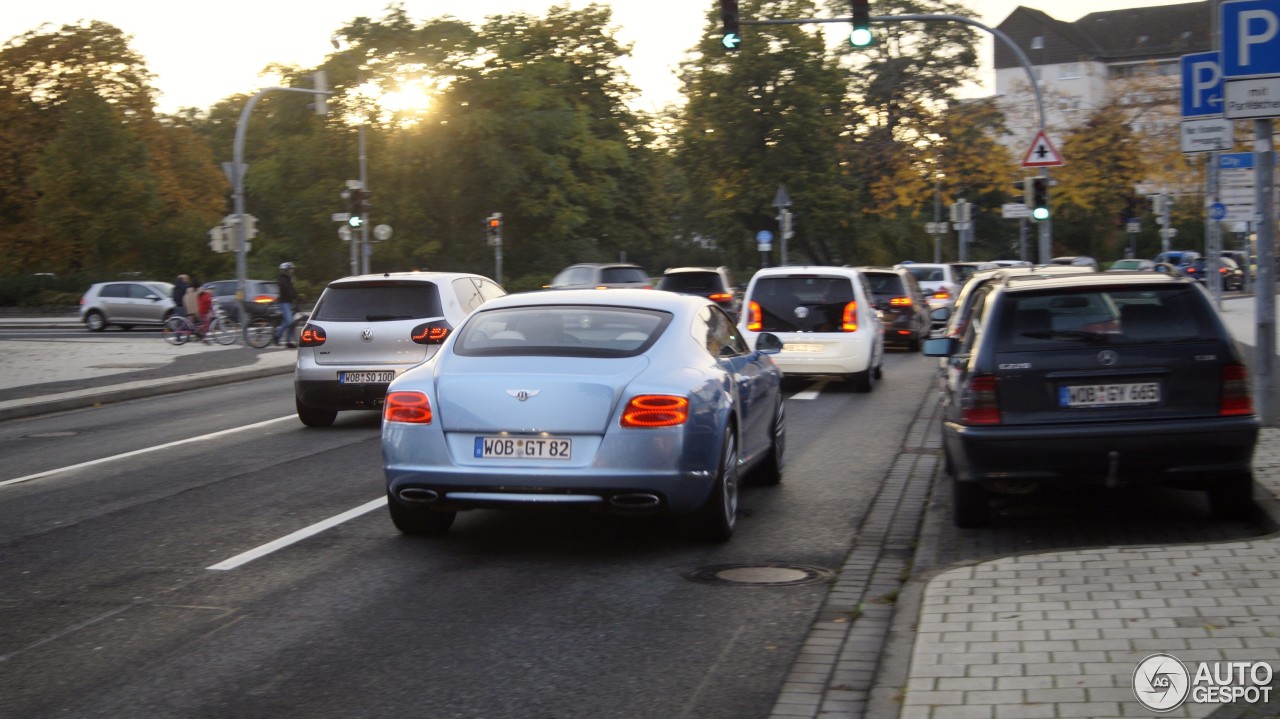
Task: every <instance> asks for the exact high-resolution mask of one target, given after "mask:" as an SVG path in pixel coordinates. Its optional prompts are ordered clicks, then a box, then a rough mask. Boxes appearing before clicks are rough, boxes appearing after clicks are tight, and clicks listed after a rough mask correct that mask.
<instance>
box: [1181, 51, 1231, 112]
mask: <svg viewBox="0 0 1280 719" xmlns="http://www.w3.org/2000/svg"><path fill="white" fill-rule="evenodd" d="M1180 64H1181V67H1182V116H1183V117H1203V116H1207V115H1221V114H1222V65H1221V63H1220V62H1219V58H1218V53H1216V52H1197V53H1193V54H1191V55H1183V56H1182V57H1181V59H1180Z"/></svg>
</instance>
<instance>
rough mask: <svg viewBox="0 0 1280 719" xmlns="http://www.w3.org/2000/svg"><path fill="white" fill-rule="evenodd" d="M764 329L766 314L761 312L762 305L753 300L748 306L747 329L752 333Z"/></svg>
mask: <svg viewBox="0 0 1280 719" xmlns="http://www.w3.org/2000/svg"><path fill="white" fill-rule="evenodd" d="M763 328H764V313H763V312H761V310H760V303H759V302H756V301H755V300H752V301H751V302H750V303H749V304H748V305H747V329H748V330H751V331H752V332H759V331H761V330H762V329H763Z"/></svg>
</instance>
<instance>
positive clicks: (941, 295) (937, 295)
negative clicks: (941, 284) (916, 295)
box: [933, 290, 951, 300]
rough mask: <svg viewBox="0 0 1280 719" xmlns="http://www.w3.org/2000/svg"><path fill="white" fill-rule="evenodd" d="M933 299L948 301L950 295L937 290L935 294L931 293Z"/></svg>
mask: <svg viewBox="0 0 1280 719" xmlns="http://www.w3.org/2000/svg"><path fill="white" fill-rule="evenodd" d="M933 299H935V300H949V299H951V293H950V292H947V291H946V290H938V291H937V292H934V293H933Z"/></svg>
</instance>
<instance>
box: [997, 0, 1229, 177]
mask: <svg viewBox="0 0 1280 719" xmlns="http://www.w3.org/2000/svg"><path fill="white" fill-rule="evenodd" d="M1212 5H1213V3H1211V2H1210V1H1209V0H1201V1H1200V2H1191V3H1181V4H1177V5H1161V6H1156V7H1142V8H1130V9H1124V10H1108V11H1105V12H1095V13H1090V14H1088V15H1085V16H1084V17H1082V18H1080V19H1079V20H1076V21H1075V22H1063V21H1061V20H1055V19H1054V18H1052V17H1050V16H1049V15H1048V14H1047V13H1045V12H1042V11H1040V10H1035V9H1032V8H1028V7H1018V8H1017V9H1015V10H1014V11H1013V12H1012V13H1010V14H1009V16H1008V17H1007V18H1005V19H1004V21H1003V22H1001V23H1000V25H998V26H997V29H999V30H1000V31H1001V32H1003V33H1004V34H1005V35H1007V36H1008V37H1009V38H1010V39H1011V40H1012V41H1013V42H1014V43H1015V44H1016V45H1017V46H1018V47H1019V48H1021V49H1022V52H1023V53H1025V54H1026V56H1027V59H1028V60H1029V61H1030V63H1031V65H1032V71H1033V73H1034V75H1035V77H1036V81H1037V82H1038V83H1039V86H1040V92H1041V96H1042V98H1043V101H1044V109H1045V127H1046V129H1047V130H1048V132H1049V136H1050V137H1051V138H1054V139H1055V140H1056V141H1057V143H1058V149H1059V150H1061V149H1062V147H1061V140H1062V138H1063V137H1065V136H1066V134H1067V133H1068V132H1069V131H1070V130H1071V129H1074V128H1077V127H1080V126H1081V125H1083V124H1084V122H1085V120H1086V119H1087V118H1088V117H1089V114H1090V113H1091V112H1093V111H1094V110H1095V109H1097V108H1098V107H1101V106H1104V105H1106V104H1107V103H1108V102H1110V101H1112V100H1113V99H1119V100H1120V101H1121V103H1122V104H1123V106H1124V107H1125V108H1126V110H1127V111H1128V112H1129V121H1130V124H1131V126H1132V127H1133V128H1134V130H1135V131H1137V132H1139V133H1140V134H1143V135H1147V136H1153V137H1168V138H1169V139H1170V141H1171V142H1172V143H1174V146H1175V147H1176V146H1177V143H1178V122H1179V119H1180V112H1181V111H1180V107H1179V94H1178V90H1179V85H1180V75H1179V72H1180V71H1179V64H1178V62H1179V58H1180V57H1181V56H1182V55H1186V54H1189V53H1196V52H1207V51H1209V50H1211V49H1213V33H1214V29H1213V28H1214V23H1213V17H1212V14H1213V9H1212ZM994 64H995V71H996V94H997V96H998V97H999V102H1000V105H1001V108H1002V109H1003V110H1004V112H1005V116H1006V118H1007V120H1008V124H1009V130H1010V133H1011V134H1010V135H1007V136H1006V137H1004V138H1002V144H1005V145H1006V146H1007V147H1008V148H1009V149H1010V151H1011V152H1013V153H1014V154H1015V156H1016V157H1018V158H1019V159H1020V158H1021V157H1022V154H1023V153H1025V152H1026V150H1027V148H1028V147H1029V146H1030V142H1031V139H1032V138H1034V136H1035V133H1036V131H1037V130H1038V129H1039V126H1038V117H1037V112H1036V109H1035V107H1036V106H1035V103H1034V95H1033V93H1032V91H1031V89H1030V88H1031V85H1030V78H1029V77H1028V74H1027V70H1026V69H1025V68H1024V66H1023V65H1022V63H1021V62H1020V61H1019V59H1018V57H1017V55H1016V53H1015V52H1014V51H1013V50H1012V49H1010V48H1009V47H1008V46H1007V45H1005V44H1004V43H1003V42H1000V41H999V40H997V41H996V43H995V63H994Z"/></svg>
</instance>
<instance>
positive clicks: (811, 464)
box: [0, 354, 934, 719]
mask: <svg viewBox="0 0 1280 719" xmlns="http://www.w3.org/2000/svg"><path fill="white" fill-rule="evenodd" d="M933 368H934V363H933V361H932V360H929V359H926V358H924V357H922V356H920V355H914V354H913V355H907V354H892V355H890V356H889V358H888V363H887V369H886V376H887V378H886V380H885V381H884V382H882V383H879V385H878V386H877V388H876V390H875V391H874V392H873V393H871V394H867V395H864V394H856V393H853V392H851V391H849V390H848V389H847V388H846V387H844V386H843V385H840V384H838V383H837V384H832V385H826V386H825V387H819V388H818V391H816V392H809V393H806V394H805V395H802V396H810V397H812V398H811V399H792V400H790V401H789V405H788V411H789V426H788V466H787V469H786V476H785V479H784V481H783V483H782V484H781V485H779V486H777V487H771V488H765V487H756V488H750V489H748V490H746V491H745V493H744V496H743V507H744V513H745V516H744V517H743V519H742V520H741V522H740V523H739V529H738V534H737V535H736V536H735V538H734V540H733V541H732V542H730V543H728V544H726V545H719V546H711V545H705V544H699V543H696V542H693V541H691V540H690V539H689V538H688V537H687V536H686V533H685V532H684V531H683V527H682V526H681V525H680V524H679V523H678V522H674V521H663V520H657V521H655V520H639V519H619V518H615V517H604V516H585V515H562V514H551V515H524V514H511V513H500V512H475V513H470V514H464V515H461V516H460V517H459V520H458V522H457V523H456V524H455V528H454V530H453V531H452V532H451V533H450V534H449V535H447V536H446V537H443V538H431V539H411V538H406V537H402V536H400V535H398V534H397V533H396V532H395V530H394V529H393V528H392V526H391V524H390V521H389V520H388V518H387V517H386V514H385V509H384V508H383V507H382V506H381V505H380V503H379V500H380V498H381V497H382V495H383V487H382V476H381V466H380V447H379V441H378V418H377V415H376V414H371V413H347V414H343V415H340V418H339V421H338V423H337V425H336V426H335V427H334V428H332V429H328V430H308V429H305V428H303V427H302V425H301V424H299V423H298V421H297V420H296V418H294V417H293V416H292V404H293V401H292V389H291V386H290V378H289V377H288V376H283V377H278V378H271V379H264V380H256V381H252V382H246V383H240V384H235V385H228V386H223V387H218V388H210V389H205V390H198V391H191V392H186V393H182V394H177V395H171V396H165V397H158V398H153V399H146V400H136V401H132V402H126V403H122V404H118V405H108V406H104V407H100V408H95V409H92V410H84V411H75V412H67V413H62V414H58V415H50V416H45V417H40V418H35V419H28V420H23V421H14V422H6V423H2V424H0V454H2V455H3V456H4V457H5V463H4V468H3V470H0V516H2V517H4V518H5V519H4V521H3V522H0V616H3V621H0V664H2V665H3V671H0V696H3V697H4V698H5V700H4V704H3V708H0V716H14V717H24V718H25V717H53V716H59V717H63V716H74V717H120V716H147V717H226V716H236V717H273V718H278V717H308V718H312V717H388V716H423V717H426V716H430V717H490V718H500V717H513V718H515V717H519V718H520V719H528V718H530V717H547V718H550V717H556V718H558V719H563V718H567V717H592V718H600V717H662V718H664V719H666V718H669V717H734V718H735V719H738V718H748V717H765V716H767V715H768V714H769V712H770V710H771V708H772V707H773V704H774V701H775V699H776V697H777V695H778V693H779V691H780V687H781V682H782V679H783V677H784V675H785V674H786V672H787V670H788V669H789V668H790V666H791V664H792V662H793V660H794V659H795V657H796V654H797V652H798V650H799V647H800V644H801V642H802V641H803V639H804V637H805V635H806V633H807V631H808V629H809V627H810V624H811V623H812V621H813V617H814V614H815V612H816V611H817V609H818V607H819V606H820V604H821V602H822V600H823V598H824V597H825V594H826V591H827V586H826V585H825V584H821V583H817V584H806V585H797V586H753V585H744V584H716V583H706V582H698V581H692V580H691V579H690V578H688V576H687V575H689V574H690V573H691V572H693V571H695V570H697V569H700V568H704V567H707V566H711V565H720V564H730V563H786V564H797V565H806V566H814V567H820V568H836V567H839V566H840V565H841V562H842V561H843V559H844V557H845V555H846V554H847V553H848V551H849V549H850V545H851V542H852V540H853V537H854V536H855V534H856V532H857V530H858V527H859V524H860V523H861V521H862V520H863V517H864V514H865V512H866V509H867V507H868V505H869V502H870V499H871V498H872V497H873V495H874V493H875V491H876V490H877V488H878V486H879V484H880V481H881V478H882V477H883V476H884V474H885V472H886V470H887V468H888V467H889V465H890V464H891V463H892V461H893V459H894V457H895V455H896V451H897V448H898V447H899V445H900V444H901V441H902V437H903V436H904V434H905V433H906V429H907V427H908V425H909V423H910V422H911V419H912V416H913V414H914V411H915V409H916V408H917V407H918V406H919V403H920V399H921V396H922V394H921V393H922V392H924V391H926V388H927V386H928V383H929V378H930V377H932V375H933ZM808 386H809V385H808V383H804V384H801V385H798V386H793V387H792V388H791V389H793V390H802V389H806V388H808ZM130 453H132V454H130ZM74 465H82V466H80V467H78V468H76V467H73V466H74ZM67 467H72V468H71V469H65V470H64V469H61V468H67ZM46 472H48V473H49V474H43V473H46ZM15 480H16V481H15ZM361 508H363V509H366V510H368V511H366V512H364V513H358V514H357V516H354V517H351V518H349V519H347V520H346V521H343V522H341V523H337V524H336V525H335V526H332V527H330V528H327V529H324V530H323V531H319V532H318V533H316V534H314V535H313V536H309V537H307V538H305V539H302V540H301V541H297V542H294V543H290V544H288V545H287V546H284V547H283V548H281V549H278V550H277V551H274V552H271V553H267V554H264V555H261V556H255V558H253V559H252V560H251V561H248V562H247V563H244V564H241V565H238V566H235V567H234V568H230V569H219V570H215V569H210V567H213V566H215V565H218V564H219V563H223V562H227V561H228V560H232V559H233V558H236V557H237V556H240V555H242V554H243V553H245V552H252V551H254V550H256V549H260V548H261V547H263V545H266V544H267V543H270V542H273V541H275V540H279V539H281V538H283V537H286V536H287V535H289V534H290V533H293V532H297V531H299V530H304V529H306V528H308V527H313V526H314V525H316V524H317V523H319V522H322V521H324V520H326V519H330V518H333V517H337V516H339V515H342V514H343V513H344V512H348V511H350V510H359V509H361Z"/></svg>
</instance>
